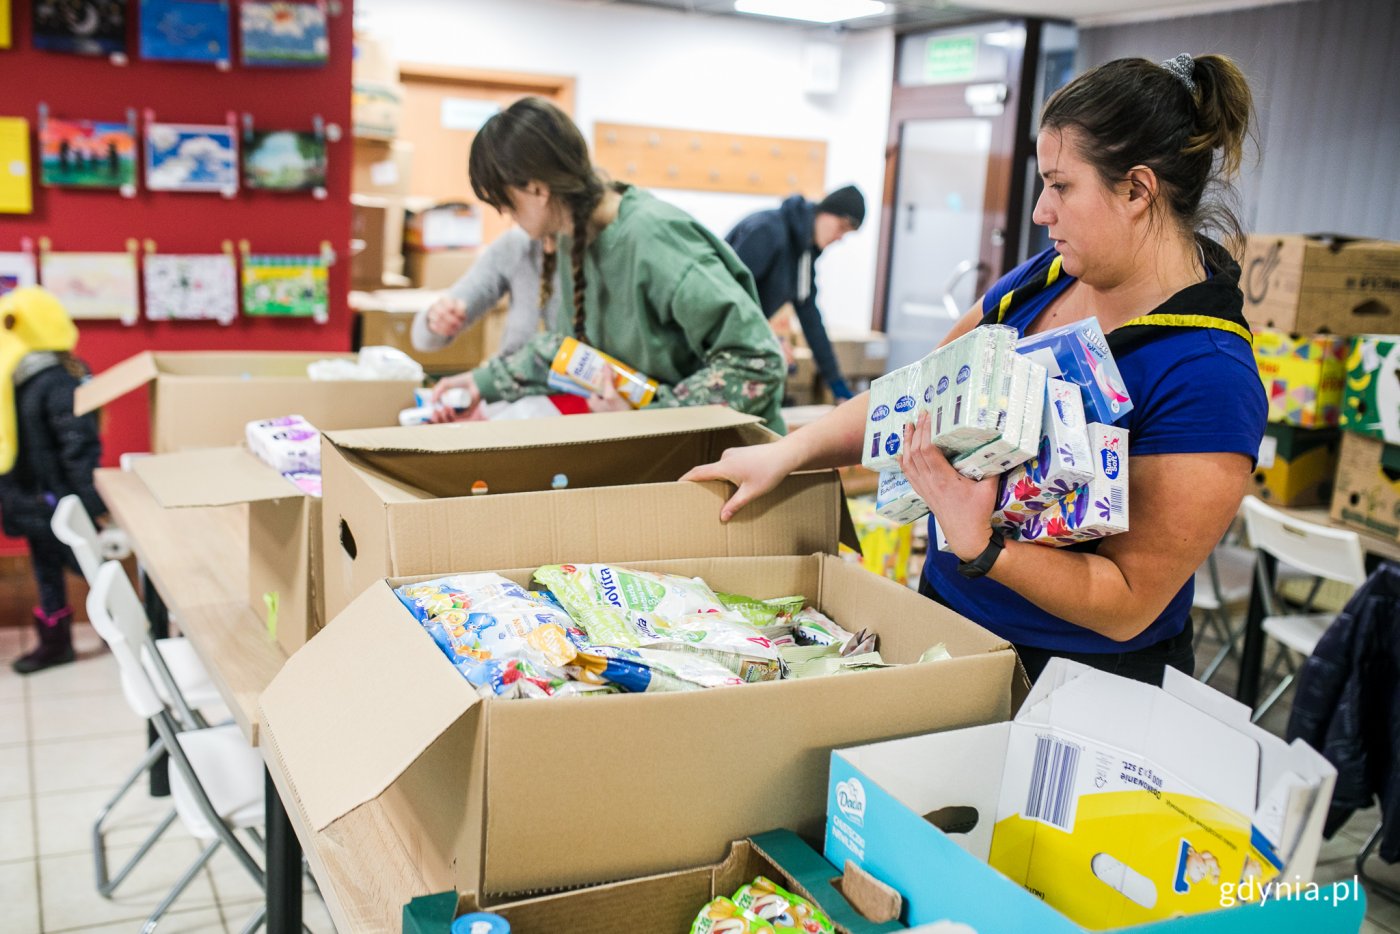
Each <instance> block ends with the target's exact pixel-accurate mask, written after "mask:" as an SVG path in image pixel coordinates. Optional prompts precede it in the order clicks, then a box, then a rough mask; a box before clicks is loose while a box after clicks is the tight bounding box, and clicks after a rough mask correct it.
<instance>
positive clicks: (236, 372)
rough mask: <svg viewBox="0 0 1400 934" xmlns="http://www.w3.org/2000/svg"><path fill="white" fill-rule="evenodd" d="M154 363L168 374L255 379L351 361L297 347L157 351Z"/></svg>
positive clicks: (299, 374) (303, 375) (298, 374)
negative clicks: (321, 363)
mask: <svg viewBox="0 0 1400 934" xmlns="http://www.w3.org/2000/svg"><path fill="white" fill-rule="evenodd" d="M155 358H156V366H157V368H158V369H159V370H160V372H161V373H162V374H167V375H170V376H196V377H197V376H213V377H228V376H238V377H256V378H258V379H268V378H273V379H277V378H281V379H303V380H306V379H310V378H311V377H310V376H308V375H307V371H306V368H307V367H308V366H309V365H311V364H313V363H316V362H317V361H320V360H354V359H355V355H354V354H350V353H341V352H337V351H329V350H326V351H300V350H254V351H247V350H240V351H220V350H199V351H187V352H180V353H158V354H156V355H155Z"/></svg>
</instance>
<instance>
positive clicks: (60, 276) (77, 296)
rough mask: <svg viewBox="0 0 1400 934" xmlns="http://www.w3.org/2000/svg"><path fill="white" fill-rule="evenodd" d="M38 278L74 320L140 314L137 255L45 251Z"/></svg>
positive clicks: (129, 318) (127, 319) (132, 318)
mask: <svg viewBox="0 0 1400 934" xmlns="http://www.w3.org/2000/svg"><path fill="white" fill-rule="evenodd" d="M39 278H40V280H41V283H42V285H43V286H44V288H46V289H48V290H49V291H50V292H52V293H53V294H54V295H55V296H57V298H58V300H59V301H60V302H62V303H63V309H64V310H65V311H67V312H68V316H69V317H70V318H73V319H74V320H79V319H89V318H117V319H120V320H122V321H125V322H127V323H128V324H129V323H132V322H134V321H135V320H136V318H137V315H138V314H139V308H138V305H137V286H136V257H135V255H134V254H132V253H45V254H44V255H43V257H42V259H41V260H40V263H39Z"/></svg>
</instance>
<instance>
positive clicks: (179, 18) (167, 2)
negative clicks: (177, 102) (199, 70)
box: [141, 0, 229, 63]
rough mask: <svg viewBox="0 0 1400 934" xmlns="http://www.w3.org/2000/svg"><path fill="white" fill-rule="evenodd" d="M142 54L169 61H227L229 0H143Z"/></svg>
mask: <svg viewBox="0 0 1400 934" xmlns="http://www.w3.org/2000/svg"><path fill="white" fill-rule="evenodd" d="M141 57H142V58H146V59H151V60H152V61H165V62H210V63H214V62H227V61H228V58H229V10H228V2H227V0H141Z"/></svg>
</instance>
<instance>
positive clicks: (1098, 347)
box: [1016, 318, 1133, 425]
mask: <svg viewBox="0 0 1400 934" xmlns="http://www.w3.org/2000/svg"><path fill="white" fill-rule="evenodd" d="M1016 350H1017V351H1018V352H1019V353H1022V354H1025V355H1026V356H1027V357H1030V358H1031V359H1032V360H1034V361H1036V362H1037V363H1039V364H1040V365H1041V366H1043V367H1045V369H1046V371H1048V372H1049V374H1050V376H1052V377H1055V378H1063V379H1065V380H1067V381H1069V382H1071V383H1075V384H1077V385H1078V386H1079V387H1080V389H1082V390H1083V393H1084V413H1085V415H1086V416H1087V418H1088V420H1089V421H1091V422H1102V423H1103V424H1105V425H1110V424H1112V423H1114V422H1116V421H1118V419H1120V418H1122V417H1123V416H1124V415H1127V414H1128V413H1129V412H1130V411H1132V408H1133V400H1132V399H1130V398H1129V397H1128V390H1127V388H1126V387H1125V386H1124V384H1123V377H1122V375H1120V374H1119V372H1118V364H1117V362H1116V361H1115V360H1114V359H1113V353H1112V352H1111V351H1110V350H1109V349H1108V340H1107V338H1105V337H1104V333H1103V328H1101V327H1099V319H1098V318H1085V319H1084V320H1082V321H1075V322H1073V323H1071V324H1067V325H1065V326H1064V327H1060V328H1055V329H1054V330H1053V331H1045V332H1044V333H1041V334H1032V335H1030V336H1028V337H1023V338H1021V339H1020V340H1019V341H1017V343H1016Z"/></svg>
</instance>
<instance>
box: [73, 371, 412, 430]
mask: <svg viewBox="0 0 1400 934" xmlns="http://www.w3.org/2000/svg"><path fill="white" fill-rule="evenodd" d="M337 357H346V358H348V357H349V355H348V354H337V353H284V352H272V351H256V352H253V351H248V352H239V353H229V352H220V351H216V352H204V351H196V352H173V351H171V352H155V353H153V352H150V351H147V352H144V353H139V354H137V355H136V356H134V357H128V358H127V359H126V360H123V361H122V362H121V363H118V364H116V365H115V366H113V367H111V368H109V369H107V370H104V371H103V372H101V373H98V374H97V375H96V376H94V377H93V378H92V379H90V380H88V381H87V382H86V383H84V384H83V385H82V386H79V387H78V391H77V393H76V395H75V396H74V405H73V410H74V411H75V412H76V413H77V414H79V415H82V414H84V413H87V412H91V411H93V410H95V409H97V408H100V407H101V406H103V405H106V404H107V403H109V402H111V401H112V400H114V399H118V398H120V397H122V396H124V395H126V394H127V393H129V392H133V391H135V390H137V389H141V388H143V387H148V388H149V396H150V419H151V421H150V427H151V450H152V451H155V452H156V453H164V452H167V451H182V450H190V449H192V448H209V447H223V446H226V445H230V444H238V443H240V442H242V441H243V427H244V426H245V425H247V424H248V422H252V421H259V420H261V419H266V418H277V417H279V416H282V415H286V414H288V413H290V412H296V413H297V414H299V415H301V416H303V417H305V418H306V420H307V421H309V422H311V423H312V424H313V425H315V426H316V427H318V428H321V429H322V430H333V429H339V428H365V427H369V426H373V425H395V424H398V415H399V412H400V410H402V409H405V408H407V407H409V406H411V405H412V404H413V390H414V389H415V388H417V386H418V384H417V383H415V382H412V381H409V380H354V381H342V380H335V381H330V380H313V379H311V378H310V377H308V376H307V375H306V367H307V365H308V364H311V363H314V362H316V361H317V360H326V359H332V358H337Z"/></svg>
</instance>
